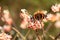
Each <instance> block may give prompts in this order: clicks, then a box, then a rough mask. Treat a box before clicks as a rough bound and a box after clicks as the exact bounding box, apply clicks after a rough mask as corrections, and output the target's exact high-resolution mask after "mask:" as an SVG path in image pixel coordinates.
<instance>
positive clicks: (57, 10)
mask: <svg viewBox="0 0 60 40" xmlns="http://www.w3.org/2000/svg"><path fill="white" fill-rule="evenodd" d="M51 9H52V11H53V12H59V7H58V5H57V4H55V5H52V7H51Z"/></svg>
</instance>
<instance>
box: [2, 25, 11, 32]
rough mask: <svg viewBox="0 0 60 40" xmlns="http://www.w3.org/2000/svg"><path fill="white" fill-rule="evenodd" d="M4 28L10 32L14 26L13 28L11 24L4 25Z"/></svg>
mask: <svg viewBox="0 0 60 40" xmlns="http://www.w3.org/2000/svg"><path fill="white" fill-rule="evenodd" d="M3 29H4V31H5V32H10V31H11V29H12V28H11V26H10V25H4V26H3Z"/></svg>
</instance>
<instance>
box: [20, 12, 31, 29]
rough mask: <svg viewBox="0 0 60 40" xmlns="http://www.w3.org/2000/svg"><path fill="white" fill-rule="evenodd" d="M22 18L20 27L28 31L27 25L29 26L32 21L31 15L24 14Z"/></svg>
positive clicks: (21, 15)
mask: <svg viewBox="0 0 60 40" xmlns="http://www.w3.org/2000/svg"><path fill="white" fill-rule="evenodd" d="M20 17H21V18H22V19H23V20H22V22H21V24H20V27H21V28H22V29H26V28H27V25H28V21H29V20H30V18H29V15H28V14H24V13H20Z"/></svg>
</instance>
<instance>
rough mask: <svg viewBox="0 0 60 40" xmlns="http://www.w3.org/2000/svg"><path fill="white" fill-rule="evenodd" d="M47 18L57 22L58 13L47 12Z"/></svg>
mask: <svg viewBox="0 0 60 40" xmlns="http://www.w3.org/2000/svg"><path fill="white" fill-rule="evenodd" d="M47 20H49V21H51V22H55V21H56V20H57V19H56V15H54V14H47Z"/></svg>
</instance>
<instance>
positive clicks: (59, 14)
mask: <svg viewBox="0 0 60 40" xmlns="http://www.w3.org/2000/svg"><path fill="white" fill-rule="evenodd" d="M56 20H57V21H58V20H60V13H56Z"/></svg>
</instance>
